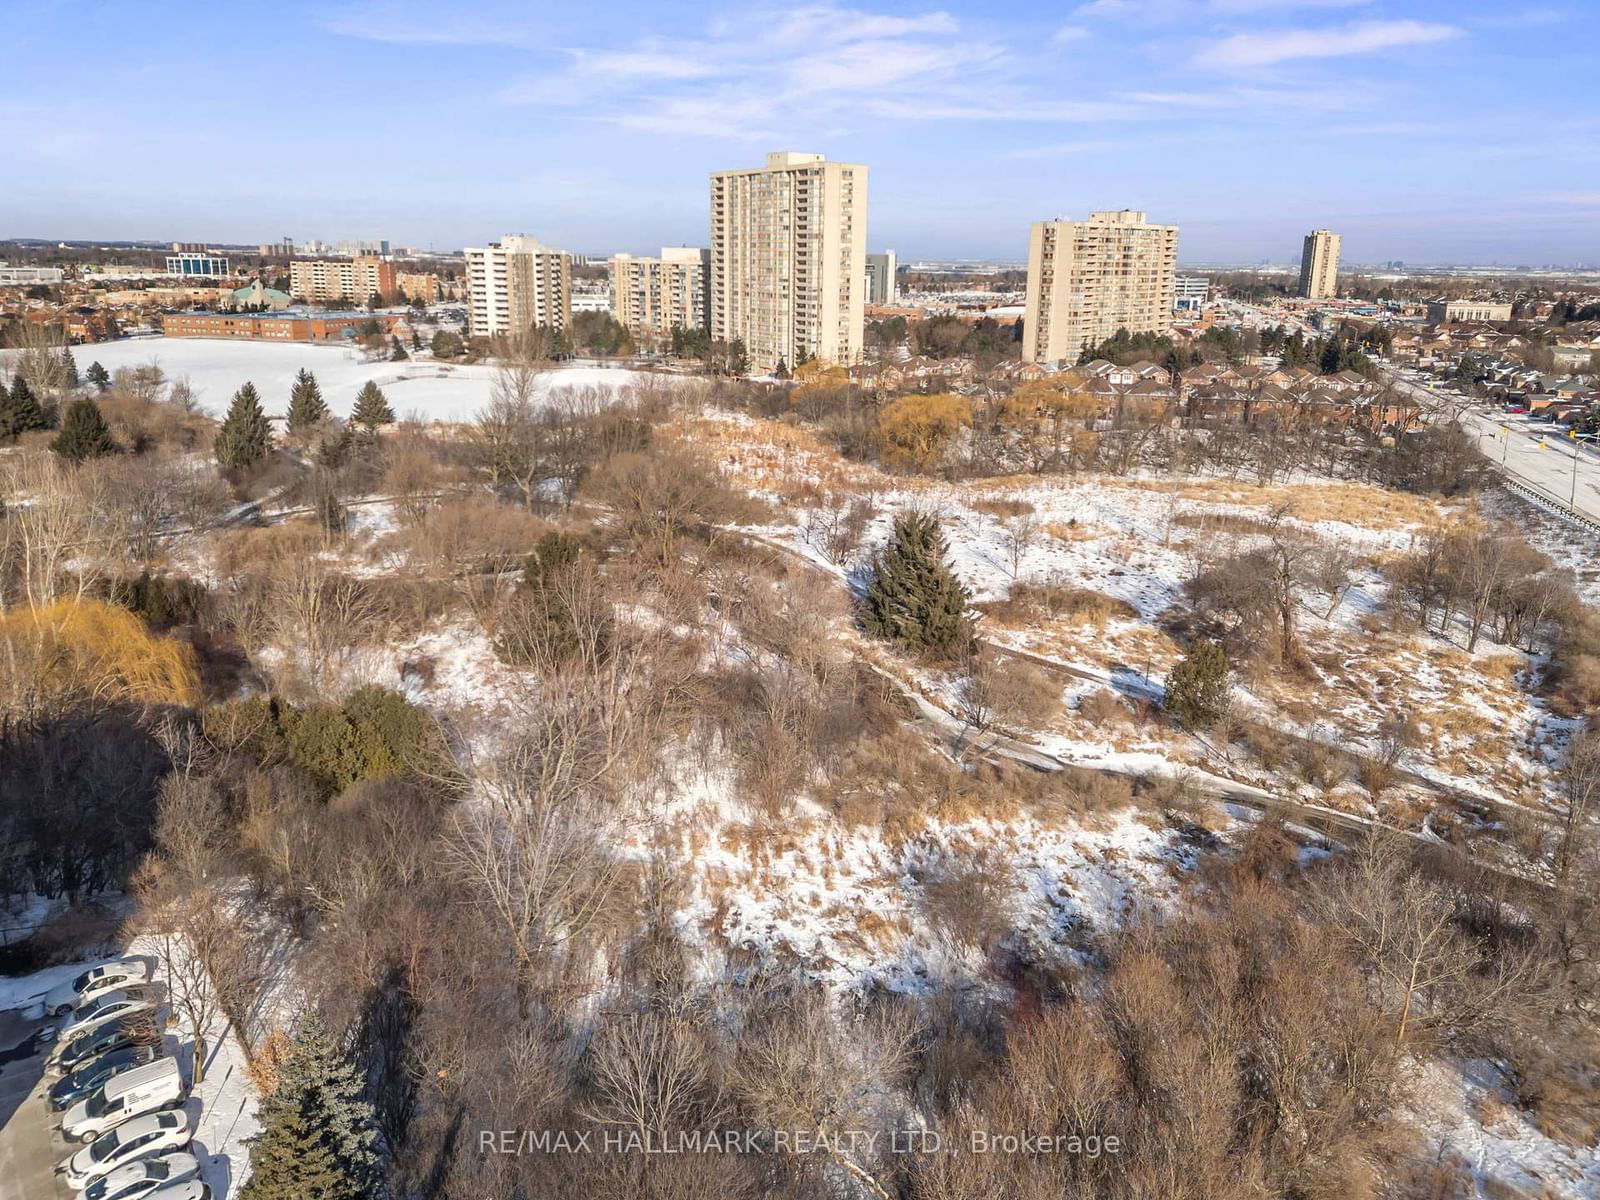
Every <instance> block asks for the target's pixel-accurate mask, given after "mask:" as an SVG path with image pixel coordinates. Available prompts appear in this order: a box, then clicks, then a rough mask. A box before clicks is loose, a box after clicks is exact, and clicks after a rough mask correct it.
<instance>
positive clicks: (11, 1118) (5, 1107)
mask: <svg viewBox="0 0 1600 1200" xmlns="http://www.w3.org/2000/svg"><path fill="white" fill-rule="evenodd" d="M43 1024H44V1022H43V1021H37V1020H33V1021H30V1020H26V1019H24V1018H23V1017H22V1015H21V1014H20V1013H19V1012H17V1011H16V1010H12V1011H10V1012H3V1013H0V1200H72V1197H73V1195H74V1193H73V1192H72V1191H71V1190H70V1189H69V1188H67V1187H66V1186H65V1185H64V1184H61V1183H59V1182H58V1181H57V1179H56V1175H55V1166H56V1164H57V1163H58V1162H60V1161H61V1160H62V1159H64V1158H66V1157H67V1156H68V1155H69V1154H70V1153H71V1152H72V1151H73V1150H74V1149H75V1148H76V1147H73V1146H68V1145H67V1144H66V1143H65V1142H63V1141H62V1140H61V1137H60V1135H59V1134H57V1133H56V1132H55V1129H54V1122H53V1121H51V1119H50V1115H49V1110H48V1106H47V1105H46V1103H45V1096H44V1094H45V1089H46V1087H47V1083H46V1081H45V1078H44V1057H43V1055H42V1054H40V1053H35V1052H34V1034H35V1033H36V1032H37V1031H38V1029H39V1027H40V1026H41V1025H43Z"/></svg>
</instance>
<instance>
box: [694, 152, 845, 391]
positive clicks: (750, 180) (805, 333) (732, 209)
mask: <svg viewBox="0 0 1600 1200" xmlns="http://www.w3.org/2000/svg"><path fill="white" fill-rule="evenodd" d="M866 242H867V168H866V167H864V166H862V165H860V164H859V163H837V162H829V161H828V160H827V159H825V158H824V157H823V156H822V155H820V154H797V153H793V152H779V153H775V154H769V155H767V161H766V165H765V166H761V167H755V168H752V169H750V170H744V171H719V172H717V173H716V174H714V175H712V176H711V258H710V262H711V335H712V336H713V337H714V338H720V339H723V340H727V341H732V340H733V339H735V338H737V339H740V340H742V341H743V342H744V345H745V349H746V351H747V353H748V354H749V358H750V365H751V367H752V369H754V370H756V371H771V370H774V369H776V367H777V366H778V364H779V363H784V364H787V365H789V366H793V365H795V363H796V362H797V361H799V360H801V359H802V358H806V357H812V358H819V359H824V360H827V361H829V362H835V363H853V362H855V361H857V360H858V359H859V358H860V356H861V326H862V306H863V303H864V301H865V298H866V297H865V292H866V249H867V246H866Z"/></svg>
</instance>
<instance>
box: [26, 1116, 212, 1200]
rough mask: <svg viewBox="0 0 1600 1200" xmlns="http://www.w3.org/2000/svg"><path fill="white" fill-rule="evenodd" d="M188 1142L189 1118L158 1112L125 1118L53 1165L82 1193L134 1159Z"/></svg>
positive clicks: (176, 1147) (181, 1145)
mask: <svg viewBox="0 0 1600 1200" xmlns="http://www.w3.org/2000/svg"><path fill="white" fill-rule="evenodd" d="M188 1144H189V1118H188V1117H187V1116H186V1115H184V1114H183V1113H181V1112H158V1113H151V1114H150V1115H149V1116H145V1117H135V1118H134V1119H133V1120H131V1121H124V1122H123V1123H122V1124H121V1125H118V1126H116V1127H115V1128H113V1129H108V1130H106V1131H105V1132H104V1133H102V1134H101V1135H100V1136H99V1137H97V1138H95V1140H94V1141H92V1142H90V1143H89V1144H88V1145H87V1146H85V1147H84V1148H83V1149H82V1150H79V1151H78V1152H77V1153H76V1154H74V1155H73V1156H72V1157H71V1158H69V1159H67V1161H66V1162H64V1163H62V1164H61V1165H60V1166H59V1167H57V1168H56V1172H57V1174H59V1175H60V1176H61V1177H62V1178H63V1180H64V1181H65V1182H66V1185H67V1186H68V1187H69V1188H71V1189H72V1190H73V1191H75V1192H81V1191H83V1189H84V1188H86V1187H88V1186H89V1185H90V1184H91V1183H93V1182H94V1181H95V1180H97V1179H102V1178H104V1177H105V1176H107V1175H109V1174H111V1172H113V1171H115V1170H116V1169H117V1168H119V1167H125V1166H127V1165H128V1164H129V1163H131V1162H133V1161H134V1160H136V1159H140V1158H147V1157H150V1156H152V1155H156V1154H165V1153H166V1152H167V1151H169V1150H182V1149H183V1148H184V1147H185V1146H187V1145H188Z"/></svg>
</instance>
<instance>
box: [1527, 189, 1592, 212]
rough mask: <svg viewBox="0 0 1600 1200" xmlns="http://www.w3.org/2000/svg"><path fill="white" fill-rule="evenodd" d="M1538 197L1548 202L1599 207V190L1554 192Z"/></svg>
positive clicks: (1582, 206) (1580, 206) (1581, 206)
mask: <svg viewBox="0 0 1600 1200" xmlns="http://www.w3.org/2000/svg"><path fill="white" fill-rule="evenodd" d="M1539 199H1541V200H1543V201H1545V202H1546V203H1549V204H1572V205H1575V206H1577V207H1579V208H1600V192H1556V193H1554V194H1552V195H1549V196H1541V197H1539Z"/></svg>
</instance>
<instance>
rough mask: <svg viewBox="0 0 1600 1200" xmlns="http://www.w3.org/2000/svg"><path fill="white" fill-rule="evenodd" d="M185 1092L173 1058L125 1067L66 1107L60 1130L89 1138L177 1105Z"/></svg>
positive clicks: (69, 1136) (79, 1139) (81, 1138)
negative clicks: (69, 1106) (146, 1114)
mask: <svg viewBox="0 0 1600 1200" xmlns="http://www.w3.org/2000/svg"><path fill="white" fill-rule="evenodd" d="M187 1094H188V1089H187V1088H185V1087H184V1085H183V1075H182V1073H181V1072H179V1070H178V1060H177V1059H175V1058H158V1059H156V1060H155V1061H154V1062H148V1063H145V1064H144V1066H142V1067H126V1068H124V1069H123V1070H121V1071H118V1072H116V1074H114V1075H112V1076H111V1077H110V1078H109V1079H107V1080H106V1081H105V1082H104V1083H102V1084H101V1085H100V1086H99V1087H98V1088H96V1089H95V1090H94V1093H93V1094H92V1095H90V1096H88V1097H87V1098H85V1099H83V1100H79V1101H78V1102H77V1103H76V1104H74V1105H73V1106H72V1107H71V1108H69V1109H68V1110H67V1115H66V1116H65V1117H63V1118H62V1120H61V1134H62V1136H63V1137H65V1138H66V1139H67V1140H68V1141H69V1142H92V1141H94V1140H95V1138H97V1137H99V1136H100V1135H101V1134H102V1133H104V1132H105V1131H106V1130H108V1129H110V1128H111V1127H112V1126H113V1125H120V1124H122V1123H123V1122H124V1121H127V1120H129V1119H131V1118H133V1117H142V1116H144V1114H145V1113H152V1112H156V1111H158V1110H160V1109H163V1108H176V1107H178V1106H179V1105H181V1104H182V1103H183V1098H184V1096H186V1095H187Z"/></svg>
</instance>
